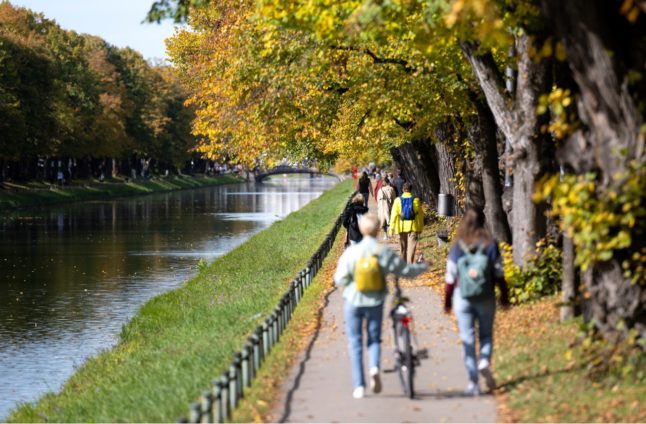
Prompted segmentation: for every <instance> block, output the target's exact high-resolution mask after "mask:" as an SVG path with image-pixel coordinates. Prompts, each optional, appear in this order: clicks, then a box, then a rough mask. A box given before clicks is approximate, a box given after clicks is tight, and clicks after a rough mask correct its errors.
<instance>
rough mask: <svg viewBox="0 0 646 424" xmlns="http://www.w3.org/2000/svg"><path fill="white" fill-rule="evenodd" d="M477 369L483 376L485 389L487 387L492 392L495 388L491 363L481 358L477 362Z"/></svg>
mask: <svg viewBox="0 0 646 424" xmlns="http://www.w3.org/2000/svg"><path fill="white" fill-rule="evenodd" d="M478 371H480V375H481V376H482V378H484V380H485V384H486V385H487V389H489V391H490V392H493V391H494V389H495V388H496V379H495V378H493V373H492V372H491V364H490V363H489V361H488V360H487V359H481V360H480V362H478Z"/></svg>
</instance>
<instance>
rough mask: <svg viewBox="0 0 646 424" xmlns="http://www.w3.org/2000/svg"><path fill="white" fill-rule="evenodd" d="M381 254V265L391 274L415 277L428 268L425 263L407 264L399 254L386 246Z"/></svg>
mask: <svg viewBox="0 0 646 424" xmlns="http://www.w3.org/2000/svg"><path fill="white" fill-rule="evenodd" d="M381 256H382V257H383V261H384V264H383V265H384V268H385V269H386V273H387V274H393V275H395V276H397V277H405V278H413V277H417V276H418V275H420V274H421V273H423V272H424V271H426V269H427V268H428V265H427V264H426V263H421V264H409V263H408V262H406V261H405V260H403V259H402V258H401V256H399V255H398V254H396V253H395V252H393V251H392V250H391V249H389V248H387V247H385V248H384V250H383V252H382V253H381Z"/></svg>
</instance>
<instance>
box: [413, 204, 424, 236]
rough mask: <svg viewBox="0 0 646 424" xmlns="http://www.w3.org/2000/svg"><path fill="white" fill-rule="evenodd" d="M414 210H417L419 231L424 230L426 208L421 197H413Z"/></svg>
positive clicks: (416, 216) (416, 217)
mask: <svg viewBox="0 0 646 424" xmlns="http://www.w3.org/2000/svg"><path fill="white" fill-rule="evenodd" d="M413 211H414V212H415V220H416V221H417V224H416V225H417V228H418V230H419V231H418V233H421V232H422V229H423V228H424V208H422V201H421V200H419V197H415V199H413Z"/></svg>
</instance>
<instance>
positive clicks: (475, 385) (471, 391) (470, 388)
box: [464, 381, 480, 396]
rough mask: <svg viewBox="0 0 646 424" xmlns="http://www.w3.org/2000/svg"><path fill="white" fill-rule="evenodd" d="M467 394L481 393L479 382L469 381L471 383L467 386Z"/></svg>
mask: <svg viewBox="0 0 646 424" xmlns="http://www.w3.org/2000/svg"><path fill="white" fill-rule="evenodd" d="M464 394H465V396H478V395H480V388H479V387H478V383H474V382H473V381H470V382H469V385H468V386H467V388H466V390H465V391H464Z"/></svg>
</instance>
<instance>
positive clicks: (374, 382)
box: [370, 367, 381, 393]
mask: <svg viewBox="0 0 646 424" xmlns="http://www.w3.org/2000/svg"><path fill="white" fill-rule="evenodd" d="M370 390H372V393H379V392H381V376H380V375H379V368H377V367H372V368H370Z"/></svg>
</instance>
